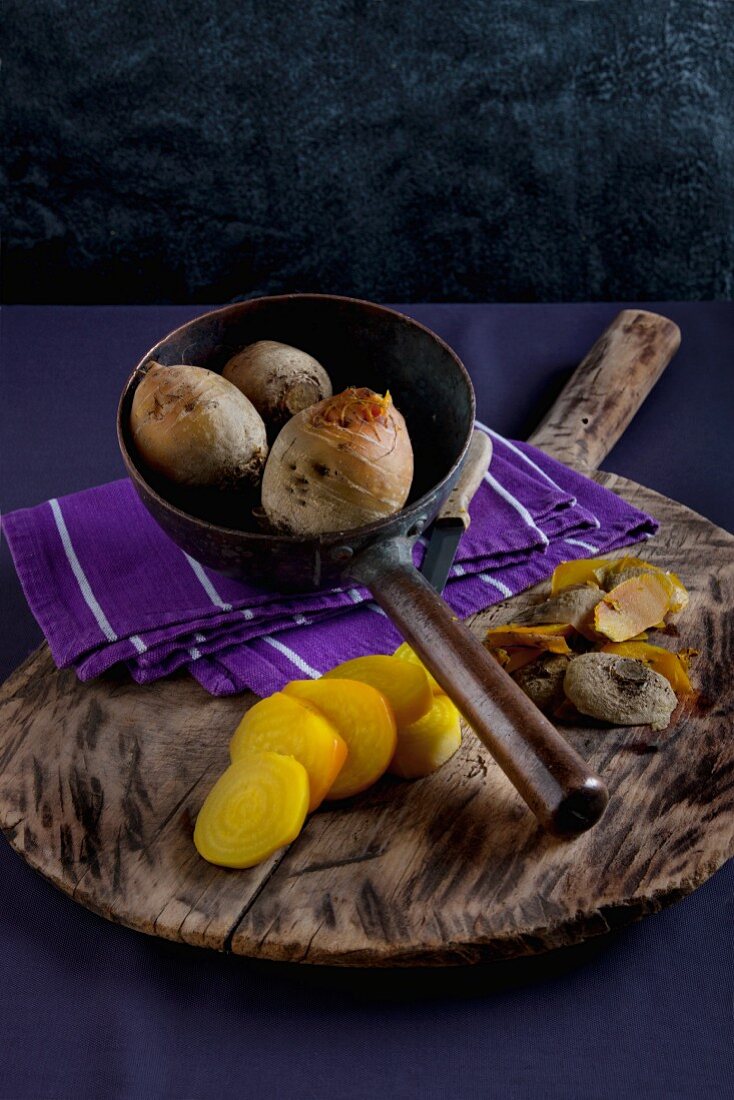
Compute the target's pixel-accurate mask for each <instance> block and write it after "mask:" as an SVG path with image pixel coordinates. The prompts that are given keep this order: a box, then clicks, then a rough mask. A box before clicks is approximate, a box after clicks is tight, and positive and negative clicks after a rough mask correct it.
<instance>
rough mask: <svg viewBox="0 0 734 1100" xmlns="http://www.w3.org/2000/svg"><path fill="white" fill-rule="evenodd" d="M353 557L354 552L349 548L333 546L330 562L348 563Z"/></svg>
mask: <svg viewBox="0 0 734 1100" xmlns="http://www.w3.org/2000/svg"><path fill="white" fill-rule="evenodd" d="M353 555H354V550H352V548H351V546H335V547H334V549H333V550H332V551H331V560H332V561H349V559H350V558H351V557H353Z"/></svg>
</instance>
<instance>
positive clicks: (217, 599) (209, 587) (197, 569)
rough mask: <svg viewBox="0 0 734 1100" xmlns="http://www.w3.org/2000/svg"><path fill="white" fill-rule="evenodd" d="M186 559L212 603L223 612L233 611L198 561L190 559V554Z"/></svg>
mask: <svg viewBox="0 0 734 1100" xmlns="http://www.w3.org/2000/svg"><path fill="white" fill-rule="evenodd" d="M184 557H185V558H186V561H187V562H188V563H189V565H190V566H191V568H192V569H193V571H194V574H195V575H196V579H197V580H198V581H199V584H200V585H201V587H202V588H203V589H204V591H205V592H206V594H207V596H208V597H209V599H210V600H211V601H212V603H213V604H214V606H215V607H218V608H220V610H221V611H231V610H232V604H231V603H225V602H224V600H223V599H222V597H221V596H220V595H219V593H218V592H217V590H216V588H215V587H214V585H213V584H212V582H211V581H210V580H209V578H208V577H207V575H206V573H205V572H204V569H203V567H202V566H201V565H199V563H198V561H195V560H194V559H193V558H190V557H189V555H188V554H184ZM246 617H247V616H246ZM249 617H250V618H251V617H252V613H250V616H249Z"/></svg>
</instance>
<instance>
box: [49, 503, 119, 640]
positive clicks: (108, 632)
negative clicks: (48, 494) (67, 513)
mask: <svg viewBox="0 0 734 1100" xmlns="http://www.w3.org/2000/svg"><path fill="white" fill-rule="evenodd" d="M49 504H50V505H51V511H52V513H53V517H54V520H55V522H56V528H57V530H58V532H59V535H60V536H61V545H62V546H63V547H64V553H65V554H66V557H67V560H68V562H69V565H70V566H71V571H72V573H73V574H74V576H75V577H76V581H77V584H78V585H79V590H80V592H81V594H82V596H83V597H84V602H85V604H86V605H87V607H88V608H89V610H90V611H91V612H92V614H93V615H94V617H95V619H96V620H97V625H98V626H99V629H100V630H101V631H102V633H103V634H104V636H105V638H106V639H107V641H108V642H116V641H117V635H116V634H115V632H114V630H113V629H112V627H111V626H110V622H109V619H108V618H107V616H106V615H105V613H104V611H103V610H102V608H101V607H100V605H99V603H98V601H97V597H96V596H95V594H94V592H92V586H91V585H90V583H89V581H88V580H87V575H86V573H85V572H84V570H83V569H82V567H81V562H80V561H79V558H78V557H77V556H76V551H75V550H74V547H73V546H72V544H71V539H70V538H69V531H68V529H67V527H66V521H65V519H64V517H63V515H62V514H61V507H60V506H59V502H58V500H56V498H55V497H54V498H53V499H52V500H50V501H49Z"/></svg>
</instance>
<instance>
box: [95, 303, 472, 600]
mask: <svg viewBox="0 0 734 1100" xmlns="http://www.w3.org/2000/svg"><path fill="white" fill-rule="evenodd" d="M264 339H272V340H279V341H281V342H282V343H285V344H292V345H293V346H294V347H298V348H301V349H302V350H303V351H307V352H309V354H311V355H313V356H314V357H315V358H316V359H318V361H319V362H320V363H322V364H323V366H324V367H325V369H326V370H327V372H328V374H329V376H330V378H331V379H332V382H333V385H334V392H335V393H338V392H339V391H340V390H342V389H345V388H346V387H347V386H354V385H357V386H369V387H370V388H371V389H374V390H376V391H378V392H384V391H385V390H386V389H389V390H390V392H391V394H392V397H393V400H394V402H395V405H396V407H397V408H398V409H400V411H401V412H402V413H403V414H404V416H405V419H406V422H407V425H408V430H409V432H410V438H411V441H412V444H413V450H414V454H415V478H414V482H413V489H412V492H411V496H410V499H409V501H408V504H407V506H406V507H405V508H403V510H402V511H401V512H399V513H397V515H394V516H388V517H387V518H386V519H383V520H381V521H379V522H377V523H373V524H370V525H369V526H366V527H361V528H358V529H356V530H352V531H346V532H339V533H337V534H329V535H323V536H321V537H319V538H293V537H289V536H285V535H271V534H263V533H262V532H259V531H257V530H255V529H249V530H247V529H244V530H243V529H242V525H243V524H246V522H247V516H246V508H243V507H242V505H241V502H239V504H238V503H235V502H233V503H232V504H230V505H229V506H227V505H226V504H225V506H224V510H223V514H222V515H221V516H218V517H217V518H218V520H219V522H213V521H212V519H211V510H210V511H209V512H207V509H206V506H205V507H203V508H202V509H201V514H199V515H195V514H192V513H191V511H188V510H186V511H185V510H184V509H183V508H182V507H181V502H178V503H176V502H172V500H171V499H170V496H171V494H170V490H167V489H166V488H165V487H163V486H161V485H160V483H156V481H155V478H154V477H152V476H151V475H150V473H149V472H148V471H146V470H145V468H144V467H143V466H142V464H141V463H140V462H139V460H138V458H137V456H136V455H135V449H134V447H133V445H132V440H131V438H130V431H129V421H130V407H131V405H132V399H133V395H134V393H135V389H136V387H137V385H138V383H139V381H140V378H141V377H142V374H143V372H144V370H145V366H146V364H147V363H149V362H150V361H151V360H156V361H158V362H160V363H163V364H164V365H166V366H172V365H174V364H177V363H189V364H193V365H195V366H200V367H206V368H208V369H209V370H213V371H216V372H217V373H221V371H222V368H223V367H224V365H225V363H226V362H227V360H228V359H229V358H230V357H231V356H232V355H234V353H235V352H237V351H239V350H240V349H241V348H243V347H244V346H245V345H246V344H251V343H254V341H256V340H264ZM473 426H474V390H473V387H472V384H471V380H470V378H469V375H468V374H467V371H466V369H465V368H464V366H463V365H462V363H461V361H460V360H459V358H458V356H457V355H456V354H455V352H453V351H452V350H451V348H449V347H448V345H447V344H445V343H444V342H443V340H441V339H439V337H438V336H436V335H435V334H434V333H432V332H430V331H429V330H428V329H426V328H424V326H423V325H420V324H418V323H417V322H416V321H413V320H411V319H410V318H409V317H405V316H404V315H403V314H400V313H397V312H395V311H394V310H390V309H386V308H384V307H383V306H377V305H374V304H372V303H371V302H362V301H358V300H355V299H350V298H339V297H335V296H330V295H319V294H303V295H300V294H299V295H287V296H283V297H275V298H258V299H253V300H252V301H248V302H241V303H238V304H236V305H231V306H226V307H225V308H224V309H218V310H214V311H213V312H211V313H207V314H205V315H204V316H203V317H199V318H197V319H196V320H194V321H191V322H189V323H188V324H186V325H184V326H183V327H182V328H179V329H177V330H176V331H175V332H172V333H171V334H170V335H169V336H166V337H165V339H163V340H162V341H161V342H160V343H159V344H157V345H156V346H155V347H154V348H152V349H151V351H150V352H149V353H148V354H147V355H146V356H145V357H144V359H143V360H142V361H141V363H140V364H139V365H138V367H137V368H136V370H135V372H134V373H133V375H132V376H131V378H130V380H129V381H128V384H127V386H126V387H125V391H124V393H123V395H122V399H121V401H120V406H119V410H118V422H117V429H118V438H119V441H120V447H121V450H122V455H123V459H124V461H125V465H126V467H127V471H128V473H129V475H130V478H131V479H132V482H133V484H134V486H135V488H136V490H137V492H138V494H139V496H140V498H141V499H142V501H143V503H144V504H145V506H146V508H147V509H148V510H149V511H150V513H151V514H152V515H153V516H154V517H155V519H156V520H157V522H158V523H159V524H160V526H161V527H162V528H163V529H164V531H166V532H167V534H168V535H170V537H171V538H172V539H173V541H174V542H175V543H177V544H178V545H179V546H181V547H182V549H184V550H185V551H186V552H187V553H188V554H190V555H191V556H192V557H194V558H196V560H197V561H200V562H202V563H203V564H204V565H207V566H210V567H211V568H212V569H216V570H217V571H219V572H221V573H225V574H227V575H228V576H233V577H243V578H247V579H248V580H251V581H256V582H257V583H260V584H263V585H266V586H268V587H270V588H274V589H276V590H278V591H302V592H303V591H308V590H312V589H318V588H323V587H328V586H333V585H336V584H339V583H340V582H341V581H342V580H343V579H344V576H345V571H346V572H347V573H348V571H349V566H350V565H351V563H352V561H353V559H354V558H355V556H357V555H358V554H359V553H360V551H361V550H363V549H365V548H366V547H367V546H368V545H370V544H372V543H374V542H375V540H377V539H384V538H390V537H395V536H403V537H407V538H409V539H415V538H416V537H417V536H418V535H419V534H420V533H421V532H422V531H423V530H424V529H425V528H426V527H427V526H428V524H429V523H430V522H431V520H432V519H433V517H434V516H435V514H436V512H437V511H438V509H439V508H440V506H441V504H442V503H443V501H444V500H445V499H446V497H447V495H448V493H449V492H450V490H451V487H452V485H453V484H454V482H455V480H456V478H457V477H458V474H459V470H460V467H461V462H462V459H463V457H464V454H465V452H466V449H467V447H468V444H469V440H470V437H471V433H472V429H473ZM164 492H167V496H164V495H163V493H164ZM238 507H239V509H240V513H239V514H238V512H237V508H238ZM251 527H252V525H251Z"/></svg>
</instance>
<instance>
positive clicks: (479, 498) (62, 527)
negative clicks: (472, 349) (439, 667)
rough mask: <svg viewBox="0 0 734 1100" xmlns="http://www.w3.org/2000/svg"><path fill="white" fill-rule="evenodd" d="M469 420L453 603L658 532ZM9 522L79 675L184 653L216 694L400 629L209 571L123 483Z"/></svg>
mask: <svg viewBox="0 0 734 1100" xmlns="http://www.w3.org/2000/svg"><path fill="white" fill-rule="evenodd" d="M477 426H478V427H479V428H481V429H482V430H483V431H486V432H487V433H488V434H489V435H490V436H491V437H492V441H493V443H494V455H493V458H492V463H491V466H490V472H489V473H488V474H487V476H486V477H485V479H484V482H483V483H482V485H481V486H480V488H479V490H478V492H477V494H476V496H475V498H474V501H473V502H472V505H471V508H470V514H471V521H472V522H471V526H470V527H469V530H468V531H467V532H466V534H465V535H464V537H463V538H462V540H461V544H460V546H459V552H458V555H457V559H456V563H455V565H454V567H453V569H452V570H451V576H450V578H449V581H448V584H447V586H446V589H445V592H444V596H445V598H446V600H447V602H448V603H449V604H450V606H451V607H452V608H453V609H454V611H456V613H457V614H459V615H461V616H466V615H469V614H471V613H472V612H475V611H479V610H480V609H482V608H484V607H487V606H489V605H490V604H492V603H496V602H498V601H499V600H501V599H504V598H505V597H507V596H511V595H513V594H514V593H516V592H520V591H521V590H522V589H524V588H527V587H528V586H529V585H532V584H535V583H536V582H537V581H540V580H543V579H544V578H546V577H548V576H549V575H550V574H551V572H552V571H553V569H554V567H555V566H556V565H557V564H558V563H559V562H561V561H564V560H567V559H569V558H578V557H585V556H589V555H591V554H599V553H605V552H607V551H609V550H614V549H616V548H618V547H620V546H625V545H627V544H629V543H633V542H638V541H640V540H641V539H646V538H649V537H650V536H651V535H652V534H654V532H655V531H656V530H657V524H656V523H655V521H654V520H653V519H652V518H651V517H650V516H647V515H645V514H644V513H643V512H640V511H638V510H637V509H636V508H633V507H632V506H631V505H629V504H627V503H626V502H625V501H623V500H620V499H619V497H616V496H615V495H614V494H613V493H611V492H609V491H608V490H606V489H603V488H601V486H599V485H597V484H596V483H595V482H593V481H590V480H589V479H588V478H585V477H582V476H581V475H580V474H577V473H575V472H574V471H572V470H569V469H568V468H567V467H565V466H562V465H561V464H560V463H558V462H555V461H554V460H553V459H551V458H548V457H547V456H546V455H544V454H543V453H542V452H540V451H537V450H535V448H533V447H531V446H529V445H528V444H526V443H513V442H511V441H510V440H506V439H503V438H502V436H499V435H497V433H496V432H493V431H491V429H489V428H486V427H485V426H484V425H483V424H478V425H477ZM3 528H4V531H5V534H6V537H7V540H8V544H9V546H10V550H11V553H12V555H13V560H14V562H15V566H16V569H17V571H18V576H19V577H20V581H21V584H22V586H23V591H24V592H25V595H26V598H27V600H28V603H29V604H30V607H31V610H32V611H33V614H34V615H35V617H36V619H37V621H38V623H39V624H40V626H41V629H42V630H43V633H44V634H45V636H46V640H47V641H48V644H49V646H50V648H51V653H52V654H53V657H54V660H55V661H56V663H57V665H59V666H60V667H64V668H65V667H72V668H74V669H75V670H76V672H77V675H78V676H79V678H80V679H81V680H89V679H91V678H92V677H94V676H98V675H99V674H100V673H102V672H104V671H105V670H106V669H108V668H109V667H110V666H111V665H113V664H116V663H118V662H120V661H123V662H125V663H126V665H127V667H128V668H129V670H130V674H131V675H132V677H133V678H134V679H135V680H136V681H137V682H138V683H141V684H145V683H150V682H151V681H153V680H157V679H160V677H162V676H166V675H169V674H170V673H171V672H173V671H175V670H176V669H178V668H180V667H181V666H186V668H187V669H188V670H189V672H190V673H191V675H192V676H194V677H196V679H197V680H198V681H199V683H200V684H201V685H202V686H203V687H204V688H206V690H207V691H209V692H211V693H212V694H213V695H228V694H232V693H234V692H238V691H243V690H244V689H246V688H251V689H252V690H253V691H256V692H258V693H259V694H261V695H265V694H268V693H270V692H272V691H277V690H278V689H279V688H281V687H282V686H283V684H285V683H286V682H287V681H288V680H292V679H297V678H302V677H307V676H310V677H314V676H319V675H320V674H321V673H322V672H325V671H326V670H327V669H328V668H331V667H332V666H333V665H335V664H337V663H338V662H339V661H343V660H347V659H348V658H350V657H356V656H360V655H362V654H366V653H389V652H391V651H392V650H393V649H394V648H395V646H397V645H398V644H399V642H400V640H401V639H400V635H399V634H398V632H397V630H396V629H395V627H394V626H393V625H392V624H391V622H390V621H389V619H388V618H387V617H386V616H385V614H384V612H383V611H382V610H381V609H380V608H379V607H378V606H377V604H376V603H375V602H374V601H373V600H372V599H371V598H370V594H369V592H368V591H367V590H366V589H364V588H359V587H352V588H349V587H346V586H344V587H342V588H333V589H330V590H329V591H325V592H317V593H304V594H303V595H289V596H283V595H278V594H277V593H272V592H264V591H263V589H262V588H257V587H255V586H252V585H249V584H247V583H245V582H243V581H235V580H231V579H229V578H228V577H222V576H220V575H219V574H218V573H215V572H214V571H213V570H210V569H205V568H204V567H203V566H202V565H200V564H199V563H198V562H196V561H194V560H193V559H192V558H190V557H188V556H187V555H186V554H184V553H183V551H182V550H179V548H178V547H177V546H175V545H174V543H172V542H171V541H170V539H169V538H168V537H167V536H166V535H165V534H164V533H163V532H162V531H161V530H160V528H159V527H158V526H157V525H156V523H155V522H154V521H153V519H152V518H151V517H150V516H149V515H148V513H147V512H146V510H145V509H144V508H143V505H142V504H141V503H140V501H139V500H138V498H137V496H136V494H135V491H134V490H133V487H132V485H131V483H130V482H129V481H127V480H123V481H114V482H112V483H110V484H109V485H102V486H100V487H99V488H96V489H88V490H86V491H84V492H81V493H75V494H73V495H71V496H67V497H62V498H60V499H59V500H51V501H48V502H47V503H46V504H41V505H39V506H38V507H36V508H27V509H22V510H20V511H17V512H12V513H10V514H9V515H8V516H6V517H5V518H4V521H3ZM425 547H426V540H425V538H424V539H421V540H419V542H418V543H416V546H415V551H414V559H415V562H416V564H418V565H419V564H420V562H421V561H422V559H423V555H424V554H425Z"/></svg>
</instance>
